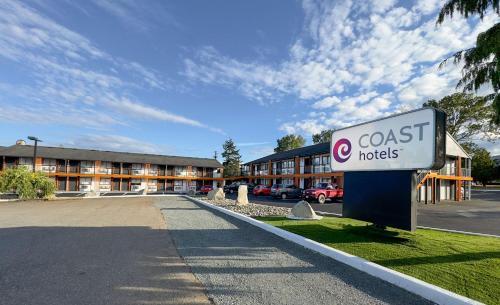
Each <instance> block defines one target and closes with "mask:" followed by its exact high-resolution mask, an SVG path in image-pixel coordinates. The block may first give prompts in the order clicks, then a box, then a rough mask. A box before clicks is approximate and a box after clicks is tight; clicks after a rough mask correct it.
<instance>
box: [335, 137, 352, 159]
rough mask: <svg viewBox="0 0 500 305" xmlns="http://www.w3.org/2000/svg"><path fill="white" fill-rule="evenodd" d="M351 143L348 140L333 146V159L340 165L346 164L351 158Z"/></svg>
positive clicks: (340, 141) (342, 140)
mask: <svg viewBox="0 0 500 305" xmlns="http://www.w3.org/2000/svg"><path fill="white" fill-rule="evenodd" d="M351 147H352V146H351V141H349V140H347V139H346V138H342V139H340V140H338V141H337V142H336V143H335V145H334V146H333V151H332V153H333V158H334V159H335V161H337V162H339V163H344V162H345V161H347V160H349V158H350V157H351Z"/></svg>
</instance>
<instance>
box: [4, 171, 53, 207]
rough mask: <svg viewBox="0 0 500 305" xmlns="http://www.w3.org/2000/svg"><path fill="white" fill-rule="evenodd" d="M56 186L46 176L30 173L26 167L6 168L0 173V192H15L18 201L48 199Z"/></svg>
mask: <svg viewBox="0 0 500 305" xmlns="http://www.w3.org/2000/svg"><path fill="white" fill-rule="evenodd" d="M55 191H56V185H55V183H54V181H53V180H51V179H50V178H49V177H48V176H47V175H46V174H44V173H40V172H35V173H32V172H31V171H29V170H28V169H27V168H26V167H24V166H21V167H18V168H8V169H6V170H4V171H2V172H1V173H0V192H3V193H6V192H15V193H16V194H18V196H19V198H20V199H36V198H48V197H50V196H52V195H53V194H54V193H55Z"/></svg>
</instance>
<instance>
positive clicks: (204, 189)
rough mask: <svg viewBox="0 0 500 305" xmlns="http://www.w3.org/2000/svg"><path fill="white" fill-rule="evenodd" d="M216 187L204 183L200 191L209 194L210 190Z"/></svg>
mask: <svg viewBox="0 0 500 305" xmlns="http://www.w3.org/2000/svg"><path fill="white" fill-rule="evenodd" d="M213 189H214V187H213V186H211V185H204V186H202V187H201V188H200V193H202V194H208V192H210V191H211V190H213Z"/></svg>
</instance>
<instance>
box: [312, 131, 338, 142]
mask: <svg viewBox="0 0 500 305" xmlns="http://www.w3.org/2000/svg"><path fill="white" fill-rule="evenodd" d="M332 133H333V129H326V130H322V131H321V132H320V133H315V134H313V136H312V138H313V143H314V144H319V143H327V142H330V141H331V139H332Z"/></svg>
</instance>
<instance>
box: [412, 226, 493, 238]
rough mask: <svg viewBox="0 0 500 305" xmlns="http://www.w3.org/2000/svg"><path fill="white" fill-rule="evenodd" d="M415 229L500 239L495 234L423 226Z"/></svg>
mask: <svg viewBox="0 0 500 305" xmlns="http://www.w3.org/2000/svg"><path fill="white" fill-rule="evenodd" d="M417 228H418V229H424V230H434V231H443V232H449V233H458V234H465V235H475V236H483V237H494V238H500V235H495V234H486V233H475V232H467V231H459V230H452V229H441V228H433V227H424V226H417Z"/></svg>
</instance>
